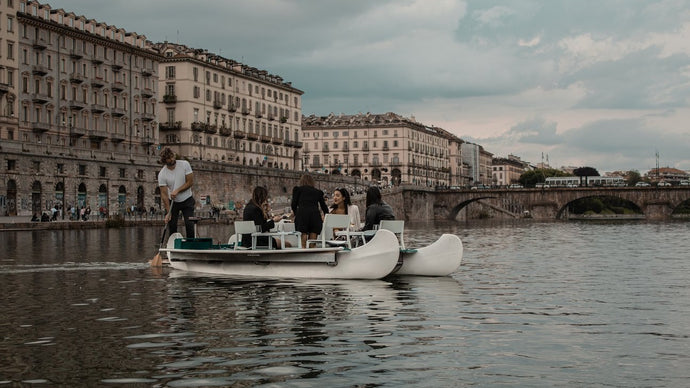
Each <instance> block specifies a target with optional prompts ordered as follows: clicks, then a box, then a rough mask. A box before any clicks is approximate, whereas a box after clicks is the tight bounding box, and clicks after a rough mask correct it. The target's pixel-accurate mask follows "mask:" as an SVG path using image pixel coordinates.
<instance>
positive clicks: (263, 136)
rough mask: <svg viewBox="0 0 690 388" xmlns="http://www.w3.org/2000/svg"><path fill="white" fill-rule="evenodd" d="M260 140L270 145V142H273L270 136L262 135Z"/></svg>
mask: <svg viewBox="0 0 690 388" xmlns="http://www.w3.org/2000/svg"><path fill="white" fill-rule="evenodd" d="M259 139H260V140H261V142H262V143H270V142H271V137H270V136H266V135H261V136H260V137H259Z"/></svg>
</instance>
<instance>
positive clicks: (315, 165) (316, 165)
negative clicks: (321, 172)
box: [309, 163, 323, 169]
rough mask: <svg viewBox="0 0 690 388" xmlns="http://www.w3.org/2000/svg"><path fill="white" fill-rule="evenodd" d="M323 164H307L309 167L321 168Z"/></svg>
mask: <svg viewBox="0 0 690 388" xmlns="http://www.w3.org/2000/svg"><path fill="white" fill-rule="evenodd" d="M322 167H323V164H321V163H312V164H310V165H309V168H311V169H314V168H322Z"/></svg>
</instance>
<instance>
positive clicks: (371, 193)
mask: <svg viewBox="0 0 690 388" xmlns="http://www.w3.org/2000/svg"><path fill="white" fill-rule="evenodd" d="M381 202H382V201H381V191H379V188H378V187H376V186H369V188H368V189H367V207H369V206H370V205H374V204H379V203H381Z"/></svg>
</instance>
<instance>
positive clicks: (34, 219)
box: [31, 213, 41, 222]
mask: <svg viewBox="0 0 690 388" xmlns="http://www.w3.org/2000/svg"><path fill="white" fill-rule="evenodd" d="M40 220H41V219H40V218H38V214H36V213H34V215H33V217H31V222H38V221H40Z"/></svg>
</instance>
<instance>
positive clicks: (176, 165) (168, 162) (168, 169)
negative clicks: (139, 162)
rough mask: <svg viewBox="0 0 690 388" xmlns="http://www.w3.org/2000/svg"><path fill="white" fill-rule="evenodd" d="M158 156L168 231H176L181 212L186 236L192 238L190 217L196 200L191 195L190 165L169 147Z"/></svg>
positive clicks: (192, 214)
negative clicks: (160, 165) (161, 165)
mask: <svg viewBox="0 0 690 388" xmlns="http://www.w3.org/2000/svg"><path fill="white" fill-rule="evenodd" d="M160 156H161V159H160V162H161V163H162V164H163V168H161V171H160V172H159V173H158V186H160V189H161V199H162V200H163V207H164V208H165V212H166V214H165V222H166V223H168V232H169V233H170V234H173V233H176V232H177V219H178V217H179V214H180V212H182V216H183V217H184V224H185V230H186V233H187V238H193V237H194V222H193V221H192V220H191V218H192V217H193V216H194V204H195V203H196V201H194V197H193V196H192V186H193V185H194V174H193V172H192V166H191V165H190V164H189V162H188V161H186V160H177V159H176V157H175V152H173V150H172V149H171V148H169V147H166V148H164V149H163V151H161V154H160ZM171 202H172V203H171Z"/></svg>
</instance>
